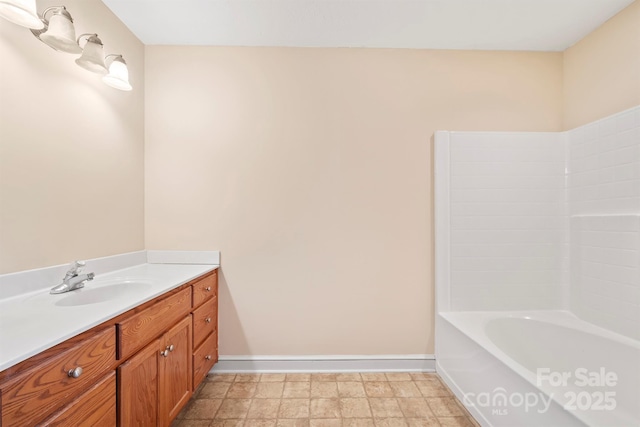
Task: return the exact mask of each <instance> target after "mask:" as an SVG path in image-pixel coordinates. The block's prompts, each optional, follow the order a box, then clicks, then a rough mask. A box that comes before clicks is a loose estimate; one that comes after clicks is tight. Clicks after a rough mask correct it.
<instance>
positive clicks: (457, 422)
mask: <svg viewBox="0 0 640 427" xmlns="http://www.w3.org/2000/svg"><path fill="white" fill-rule="evenodd" d="M438 421H439V422H440V425H441V426H442V427H474V426H473V423H472V422H471V420H469V418H467V417H440V418H438Z"/></svg>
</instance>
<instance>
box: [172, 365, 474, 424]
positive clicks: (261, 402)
mask: <svg viewBox="0 0 640 427" xmlns="http://www.w3.org/2000/svg"><path fill="white" fill-rule="evenodd" d="M204 426H207V427H218V426H224V427H236V426H245V427H254V426H255V427H258V426H259V427H299V426H300V427H302V426H304V427H334V426H336V427H368V426H376V427H380V426H385V427H386V426H388V427H394V426H410V427H413V426H416V427H417V426H428V427H432V426H434V427H435V426H442V427H476V426H478V424H477V423H476V422H475V420H473V418H472V417H471V416H470V415H469V413H468V412H466V410H465V409H464V407H463V406H462V404H461V403H460V402H459V401H458V400H457V399H456V398H455V397H454V396H453V394H452V393H451V391H449V389H448V388H447V387H446V386H445V385H444V384H443V383H442V381H441V380H440V378H439V377H438V376H437V375H436V374H433V373H388V374H384V373H362V374H357V373H353V374H237V375H235V374H231V375H229V374H220V375H209V377H208V378H207V379H206V380H205V381H204V382H203V383H202V385H201V386H200V388H199V390H198V391H197V392H196V393H195V394H194V397H193V399H191V401H190V402H189V403H188V404H187V406H186V407H185V408H184V410H183V411H182V412H181V413H180V414H179V415H178V418H177V419H176V421H175V422H174V423H173V425H172V427H204Z"/></svg>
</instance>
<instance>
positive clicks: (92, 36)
mask: <svg viewBox="0 0 640 427" xmlns="http://www.w3.org/2000/svg"><path fill="white" fill-rule="evenodd" d="M85 36H87V41H89V40H91V39H93V40H91V42H93V43H98V44H99V45H100V46H102V40H100V38H99V37H98V35H97V34H96V33H84V34H80V35H79V36H78V40H77V42H78V45H79V44H80V39H81V38H83V37H85Z"/></svg>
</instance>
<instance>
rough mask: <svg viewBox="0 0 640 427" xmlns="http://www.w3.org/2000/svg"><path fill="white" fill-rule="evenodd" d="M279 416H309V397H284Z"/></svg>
mask: <svg viewBox="0 0 640 427" xmlns="http://www.w3.org/2000/svg"><path fill="white" fill-rule="evenodd" d="M278 418H309V399H282V403H280V410H279V411H278Z"/></svg>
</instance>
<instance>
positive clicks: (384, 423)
mask: <svg viewBox="0 0 640 427" xmlns="http://www.w3.org/2000/svg"><path fill="white" fill-rule="evenodd" d="M374 421H375V423H376V427H406V426H407V422H406V421H405V420H404V418H375V419H374Z"/></svg>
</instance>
